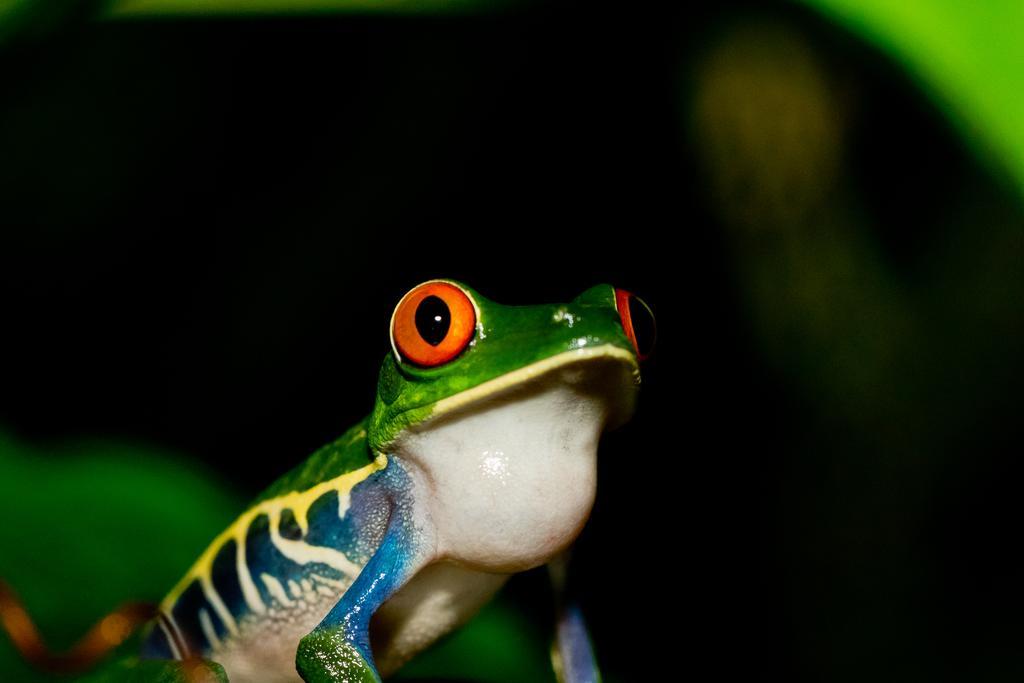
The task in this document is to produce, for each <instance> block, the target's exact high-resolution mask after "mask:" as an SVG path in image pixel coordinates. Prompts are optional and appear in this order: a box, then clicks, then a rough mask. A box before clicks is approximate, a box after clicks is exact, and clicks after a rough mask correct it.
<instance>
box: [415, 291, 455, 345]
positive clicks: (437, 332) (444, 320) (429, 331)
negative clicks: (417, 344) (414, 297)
mask: <svg viewBox="0 0 1024 683" xmlns="http://www.w3.org/2000/svg"><path fill="white" fill-rule="evenodd" d="M451 325H452V312H451V311H450V310H449V309H448V304H446V303H445V302H444V301H443V300H442V299H441V298H439V297H436V296H428V297H427V298H426V299H424V300H423V301H421V302H420V305H419V306H417V307H416V331H417V332H419V333H420V336H421V337H423V341H425V342H427V343H428V344H430V345H431V346H437V345H438V344H440V343H441V342H443V341H444V338H445V337H447V336H448V328H449V327H451Z"/></svg>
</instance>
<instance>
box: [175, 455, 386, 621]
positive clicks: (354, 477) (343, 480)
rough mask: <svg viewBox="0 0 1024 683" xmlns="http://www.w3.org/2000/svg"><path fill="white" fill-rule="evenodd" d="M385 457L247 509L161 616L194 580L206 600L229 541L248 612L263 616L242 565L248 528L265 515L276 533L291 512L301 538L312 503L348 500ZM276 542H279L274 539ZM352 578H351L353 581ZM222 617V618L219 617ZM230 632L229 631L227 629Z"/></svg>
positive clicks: (190, 573)
mask: <svg viewBox="0 0 1024 683" xmlns="http://www.w3.org/2000/svg"><path fill="white" fill-rule="evenodd" d="M387 462H388V460H387V456H386V455H383V454H379V455H378V456H377V457H376V459H375V460H374V461H373V462H371V463H369V464H368V465H366V466H364V467H360V468H359V469H357V470H353V471H352V472H348V473H346V474H343V475H341V476H339V477H336V478H334V479H330V480H328V481H324V482H320V483H319V484H317V485H315V486H313V487H311V488H308V489H305V490H303V491H293V492H291V493H287V494H285V495H283V496H278V497H277V498H271V499H269V500H263V501H260V502H259V503H257V504H256V505H254V506H253V507H251V508H249V509H248V510H246V511H245V512H243V513H242V514H241V516H239V518H238V519H237V520H235V522H234V523H233V524H232V525H231V526H229V527H228V528H227V529H225V530H224V531H223V532H221V534H220V535H219V536H217V538H215V539H213V542H212V543H210V545H209V546H208V547H207V548H206V550H204V551H203V554H202V555H200V556H199V559H198V560H196V562H195V564H193V565H192V567H191V568H190V569H189V570H188V572H187V573H186V574H185V576H183V577H182V578H181V580H180V581H179V582H178V583H177V584H176V585H175V586H174V588H173V589H171V592H170V593H168V594H167V597H165V598H164V599H163V601H162V602H161V603H160V609H161V610H162V611H163V612H164V613H168V614H169V613H170V611H171V608H172V607H173V606H174V603H175V602H176V601H177V600H178V598H179V597H181V594H182V593H184V592H185V589H186V588H188V586H189V585H190V584H191V583H192V582H193V581H194V580H196V579H199V581H200V583H201V584H202V586H203V588H204V591H206V592H207V598H208V599H209V597H210V596H209V591H212V590H213V576H212V570H213V560H214V558H215V557H216V556H217V553H218V552H219V551H220V549H221V547H222V546H223V545H224V544H225V543H227V542H228V541H231V540H234V541H235V547H236V549H237V552H238V556H237V567H236V568H237V571H238V580H239V584H240V585H241V586H242V593H243V594H244V596H245V601H246V603H247V604H248V607H249V609H250V610H251V611H252V612H254V613H256V614H262V613H263V612H264V611H265V610H266V606H265V605H264V604H263V601H262V600H261V598H260V593H259V590H258V589H257V588H256V583H255V581H254V579H253V577H252V574H251V572H250V571H249V567H248V565H247V564H246V561H245V536H246V533H247V532H248V530H249V525H250V524H252V521H253V520H254V519H256V517H258V516H259V515H262V514H265V515H267V516H268V517H269V519H270V528H271V529H272V530H273V531H275V532H276V531H277V529H278V526H279V522H280V518H281V513H282V512H283V511H284V510H286V509H288V508H290V509H291V510H292V512H293V514H294V515H295V521H296V522H297V523H298V525H299V527H300V528H301V529H302V533H303V535H305V534H306V533H307V532H308V531H309V519H308V513H309V508H310V506H312V504H313V501H315V500H316V499H318V498H319V497H320V496H322V495H323V494H325V493H328V492H330V491H337V492H338V495H339V497H345V496H348V494H349V493H350V492H351V490H352V489H353V488H354V487H355V485H356V484H358V483H359V482H361V481H364V480H365V479H366V478H367V477H369V476H370V475H371V474H373V473H374V472H378V471H380V470H382V469H384V467H385V466H386V465H387ZM274 540H275V541H277V540H279V539H274ZM325 550H331V552H332V553H336V554H337V555H340V556H341V557H336V556H334V555H332V557H333V558H334V559H336V560H337V561H338V562H339V563H342V564H345V563H347V564H345V567H346V569H349V570H351V568H352V567H355V566H356V565H355V564H354V563H352V562H350V561H349V560H347V558H344V556H343V555H342V554H341V553H340V552H338V551H334V550H333V549H325ZM342 561H343V562H342ZM352 578H353V579H354V578H355V577H354V576H353V577H352ZM210 603H211V605H213V606H214V609H216V610H217V611H218V612H220V611H221V610H220V609H219V608H218V607H219V606H218V603H219V598H218V599H216V600H210ZM218 616H221V615H218ZM226 621H227V622H228V624H229V626H230V625H233V620H226ZM229 630H231V629H230V628H229Z"/></svg>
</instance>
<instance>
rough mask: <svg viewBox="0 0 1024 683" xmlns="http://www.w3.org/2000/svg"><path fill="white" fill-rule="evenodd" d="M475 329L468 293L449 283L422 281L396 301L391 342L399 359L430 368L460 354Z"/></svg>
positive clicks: (472, 307) (473, 308)
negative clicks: (422, 282)
mask: <svg viewBox="0 0 1024 683" xmlns="http://www.w3.org/2000/svg"><path fill="white" fill-rule="evenodd" d="M475 328H476V308H475V307H474V306H473V301H472V300H471V299H470V298H469V295H468V294H466V293H465V292H464V291H462V290H461V289H460V288H458V287H456V286H455V285H453V284H451V283H448V282H425V283H424V284H422V285H420V286H419V287H416V288H415V289H413V290H412V291H410V292H409V293H408V294H406V295H405V296H404V297H402V300H401V301H399V302H398V307H397V308H395V313H394V315H392V316H391V342H392V344H393V345H394V347H395V351H396V352H397V353H398V356H399V358H400V359H402V360H407V361H409V362H411V363H414V364H415V365H419V366H422V367H427V368H432V367H435V366H437V365H441V364H443V363H447V362H448V361H450V360H452V359H453V358H455V357H456V356H458V355H459V354H460V353H462V351H463V350H464V349H465V348H466V346H467V345H468V344H469V342H470V340H471V339H472V338H473V331H474V329H475Z"/></svg>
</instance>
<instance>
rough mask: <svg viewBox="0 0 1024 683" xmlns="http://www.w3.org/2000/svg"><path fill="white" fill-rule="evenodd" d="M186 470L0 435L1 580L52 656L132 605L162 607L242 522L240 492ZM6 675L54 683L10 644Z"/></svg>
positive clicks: (158, 460) (107, 444)
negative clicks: (219, 536) (209, 549)
mask: <svg viewBox="0 0 1024 683" xmlns="http://www.w3.org/2000/svg"><path fill="white" fill-rule="evenodd" d="M182 462H183V461H182V459H181V458H180V456H178V457H176V456H173V455H171V454H168V453H163V452H160V451H158V450H155V449H152V448H149V447H143V446H138V445H132V444H127V443H122V442H113V441H99V440H96V441H87V442H80V443H75V444H52V445H46V446H29V445H25V444H22V443H19V442H17V441H16V440H15V439H14V438H12V437H11V436H10V435H8V434H5V433H2V432H0V517H2V518H3V519H4V520H5V524H3V525H2V527H0V576H2V577H4V579H5V580H6V581H7V582H8V583H9V584H10V585H11V586H12V587H13V588H14V590H15V591H17V593H18V594H19V595H20V597H21V599H22V600H23V602H24V603H25V605H26V608H27V609H28V611H29V614H30V615H32V617H33V618H34V619H35V621H36V623H37V625H38V626H39V628H40V631H41V632H42V634H43V636H44V638H45V639H46V640H47V642H48V643H49V644H50V645H51V646H52V647H54V648H55V649H58V650H59V649H64V648H66V647H68V646H70V645H71V644H72V643H73V642H74V641H75V640H76V639H77V638H78V637H80V636H81V635H82V634H84V633H85V631H86V630H87V629H88V628H89V627H90V626H92V624H94V623H95V622H96V621H98V620H99V619H100V618H102V617H103V616H104V615H105V614H107V613H108V612H109V611H110V610H112V609H113V608H114V607H116V606H117V605H119V604H121V603H123V602H126V601H148V602H157V601H159V600H160V598H161V597H163V594H164V593H165V592H166V591H167V590H168V588H169V587H170V586H172V585H173V584H174V582H175V581H177V580H178V578H179V577H180V575H181V574H182V572H183V571H184V570H185V568H187V567H188V566H189V564H191V562H192V561H193V560H194V559H195V557H197V556H198V554H199V553H200V552H201V551H202V549H203V548H204V547H205V546H206V544H207V543H208V542H209V540H210V539H211V538H212V537H213V536H214V535H216V533H217V532H218V531H219V530H220V529H221V528H223V527H224V526H225V525H226V524H227V523H228V522H230V521H231V519H232V518H233V517H234V515H235V514H237V512H238V510H239V509H240V508H241V501H240V500H239V499H238V498H237V497H236V495H235V494H234V492H233V491H231V490H230V489H228V488H226V487H225V486H223V485H222V484H220V483H219V482H217V481H216V480H215V479H214V478H212V477H211V476H210V475H209V474H208V473H205V472H201V471H198V469H197V468H193V469H190V468H188V467H186V466H183V465H182ZM185 462H187V461H185ZM0 671H2V672H5V676H4V680H18V681H30V680H44V679H45V677H41V676H40V675H39V674H37V673H35V672H33V671H31V670H30V669H28V668H27V667H26V666H25V665H24V663H23V662H22V661H21V659H20V657H19V656H18V655H17V653H16V652H15V651H14V650H13V648H12V647H11V644H10V642H9V641H8V640H7V638H6V637H0Z"/></svg>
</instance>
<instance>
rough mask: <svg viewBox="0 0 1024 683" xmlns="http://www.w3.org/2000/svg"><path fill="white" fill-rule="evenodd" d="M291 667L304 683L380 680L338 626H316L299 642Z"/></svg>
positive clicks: (357, 682)
mask: <svg viewBox="0 0 1024 683" xmlns="http://www.w3.org/2000/svg"><path fill="white" fill-rule="evenodd" d="M295 667H296V668H297V669H298V671H299V675H300V676H302V680H304V681H306V683H380V680H381V679H380V674H378V673H377V669H376V667H374V665H373V660H372V659H370V658H369V657H364V656H363V654H362V653H361V652H360V651H359V648H357V647H356V646H355V645H354V644H353V643H352V642H351V641H350V640H349V639H348V638H347V637H346V636H345V633H344V629H342V628H337V627H336V628H318V629H316V630H315V631H313V632H312V633H310V634H309V635H308V636H306V637H305V638H303V639H302V640H301V641H300V642H299V649H298V652H297V653H296V656H295Z"/></svg>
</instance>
